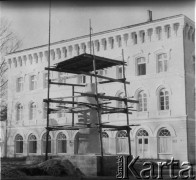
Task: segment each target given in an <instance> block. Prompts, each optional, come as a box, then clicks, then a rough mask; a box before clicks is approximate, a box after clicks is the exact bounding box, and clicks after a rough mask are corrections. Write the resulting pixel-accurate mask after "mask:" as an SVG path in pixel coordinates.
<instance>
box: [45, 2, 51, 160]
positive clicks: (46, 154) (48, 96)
mask: <svg viewBox="0 0 196 180" xmlns="http://www.w3.org/2000/svg"><path fill="white" fill-rule="evenodd" d="M50 31H51V0H50V4H49V31H48V32H49V33H48V68H50ZM49 98H50V70H49V69H48V92H47V99H48V101H47V123H46V149H45V150H46V153H45V160H48V138H49V130H48V126H49V113H50V112H49V107H50V103H49Z"/></svg>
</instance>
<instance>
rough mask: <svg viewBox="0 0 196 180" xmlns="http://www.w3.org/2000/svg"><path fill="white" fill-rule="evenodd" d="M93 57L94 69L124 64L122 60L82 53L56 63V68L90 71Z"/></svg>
mask: <svg viewBox="0 0 196 180" xmlns="http://www.w3.org/2000/svg"><path fill="white" fill-rule="evenodd" d="M93 59H95V64H96V70H100V69H104V68H109V67H112V66H117V65H123V64H125V63H124V62H123V61H118V60H114V59H109V58H105V57H100V56H95V55H91V54H86V53H84V54H81V55H79V56H75V57H73V58H70V59H67V60H65V61H62V62H60V63H57V66H56V68H57V69H59V70H62V71H64V72H65V71H67V72H69V71H72V72H78V71H82V72H90V71H93Z"/></svg>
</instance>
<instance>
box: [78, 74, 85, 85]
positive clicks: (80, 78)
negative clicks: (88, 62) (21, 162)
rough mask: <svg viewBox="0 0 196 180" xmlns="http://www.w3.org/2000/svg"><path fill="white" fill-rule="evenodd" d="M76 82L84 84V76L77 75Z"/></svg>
mask: <svg viewBox="0 0 196 180" xmlns="http://www.w3.org/2000/svg"><path fill="white" fill-rule="evenodd" d="M78 83H79V84H85V83H86V76H84V75H81V76H79V77H78Z"/></svg>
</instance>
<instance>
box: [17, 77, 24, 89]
mask: <svg viewBox="0 0 196 180" xmlns="http://www.w3.org/2000/svg"><path fill="white" fill-rule="evenodd" d="M23 88H24V78H23V77H18V78H17V79H16V92H22V91H23Z"/></svg>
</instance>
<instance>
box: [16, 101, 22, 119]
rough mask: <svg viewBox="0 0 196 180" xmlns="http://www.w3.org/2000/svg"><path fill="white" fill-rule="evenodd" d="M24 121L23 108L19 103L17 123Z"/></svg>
mask: <svg viewBox="0 0 196 180" xmlns="http://www.w3.org/2000/svg"><path fill="white" fill-rule="evenodd" d="M22 119H23V106H22V104H21V103H18V104H17V106H16V121H22Z"/></svg>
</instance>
